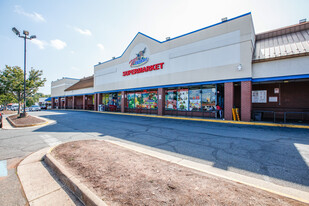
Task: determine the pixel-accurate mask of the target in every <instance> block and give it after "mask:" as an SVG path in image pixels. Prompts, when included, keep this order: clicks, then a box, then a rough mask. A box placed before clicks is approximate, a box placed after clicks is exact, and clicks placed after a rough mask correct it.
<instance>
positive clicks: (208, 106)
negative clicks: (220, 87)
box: [202, 87, 217, 111]
mask: <svg viewBox="0 0 309 206" xmlns="http://www.w3.org/2000/svg"><path fill="white" fill-rule="evenodd" d="M216 93H217V90H216V88H215V87H209V88H204V89H202V108H203V110H206V111H210V110H215V109H216V98H217V95H216Z"/></svg>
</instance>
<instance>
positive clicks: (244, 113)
mask: <svg viewBox="0 0 309 206" xmlns="http://www.w3.org/2000/svg"><path fill="white" fill-rule="evenodd" d="M251 95H252V83H251V81H243V82H241V108H240V115H241V117H240V119H241V121H250V120H251V109H252V104H251V101H252V97H251Z"/></svg>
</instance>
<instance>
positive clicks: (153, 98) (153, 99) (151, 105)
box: [147, 91, 158, 109]
mask: <svg viewBox="0 0 309 206" xmlns="http://www.w3.org/2000/svg"><path fill="white" fill-rule="evenodd" d="M147 103H148V109H157V108H158V94H157V91H150V92H149V97H148V100H147Z"/></svg>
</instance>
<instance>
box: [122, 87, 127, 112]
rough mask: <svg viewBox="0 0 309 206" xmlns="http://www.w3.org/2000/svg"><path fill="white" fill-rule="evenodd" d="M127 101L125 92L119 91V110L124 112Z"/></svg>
mask: <svg viewBox="0 0 309 206" xmlns="http://www.w3.org/2000/svg"><path fill="white" fill-rule="evenodd" d="M126 102H127V92H125V91H121V112H122V113H124V112H125V106H126Z"/></svg>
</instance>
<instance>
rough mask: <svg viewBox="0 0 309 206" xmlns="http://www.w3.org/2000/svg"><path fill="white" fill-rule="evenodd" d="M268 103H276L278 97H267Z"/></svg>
mask: <svg viewBox="0 0 309 206" xmlns="http://www.w3.org/2000/svg"><path fill="white" fill-rule="evenodd" d="M268 101H269V102H278V97H269V98H268Z"/></svg>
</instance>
